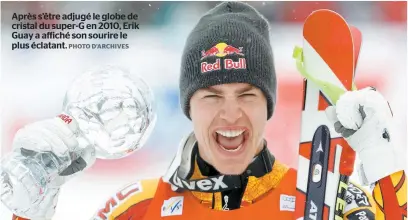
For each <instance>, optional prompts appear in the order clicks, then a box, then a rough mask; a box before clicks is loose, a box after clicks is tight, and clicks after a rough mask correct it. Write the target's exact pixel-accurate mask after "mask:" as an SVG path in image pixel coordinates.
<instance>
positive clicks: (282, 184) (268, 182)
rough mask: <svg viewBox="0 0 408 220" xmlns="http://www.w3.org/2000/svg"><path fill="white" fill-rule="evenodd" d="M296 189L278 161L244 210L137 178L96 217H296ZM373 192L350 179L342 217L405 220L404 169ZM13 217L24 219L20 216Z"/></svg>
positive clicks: (291, 173) (257, 181) (254, 182)
mask: <svg viewBox="0 0 408 220" xmlns="http://www.w3.org/2000/svg"><path fill="white" fill-rule="evenodd" d="M196 167H197V165H196ZM197 170H198V169H195V171H194V174H193V176H192V179H195V178H197V179H198V178H200V177H202V175H201V174H200V172H199V171H198V172H197ZM387 182H389V183H390V184H392V185H393V187H392V189H393V190H392V192H391V191H387V190H389V187H388V186H389V185H387ZM295 192H296V170H294V169H289V168H287V167H286V166H284V165H283V164H281V163H279V162H278V161H275V164H274V166H273V169H272V171H271V172H270V173H268V174H266V175H265V176H263V177H260V178H255V177H250V179H249V181H248V185H247V188H246V190H245V192H244V195H243V199H242V203H241V208H240V209H236V210H231V211H222V210H223V207H221V206H222V205H221V204H222V202H221V200H222V199H223V198H221V194H220V193H203V192H190V191H184V192H181V193H178V192H174V191H172V189H171V187H170V185H169V184H168V183H166V182H163V180H162V179H161V178H160V179H151V180H142V181H137V182H135V183H132V184H130V185H127V186H126V187H124V188H122V189H121V190H120V191H119V192H117V193H116V194H115V195H114V196H113V197H111V198H110V199H109V200H108V201H107V202H106V203H105V204H103V207H102V208H101V209H100V210H98V211H97V212H96V213H95V216H94V217H93V218H92V219H95V220H101V219H102V220H129V219H131V220H156V219H186V220H187V219H188V220H191V219H197V220H200V219H202V220H209V219H210V220H218V219H220V220H226V219H234V220H239V219H243V220H244V219H245V220H247V219H260V220H261V219H271V217H272V218H273V219H297V218H298V217H299V216H295V215H296V214H295V212H294V205H295V200H294V195H295ZM373 195H374V199H373V197H372V196H370V194H368V193H367V192H366V191H365V190H364V189H363V188H361V187H360V186H358V185H355V184H353V183H350V184H349V187H348V193H347V197H346V201H347V203H346V208H345V215H344V219H350V220H370V219H376V220H377V219H387V220H388V219H406V180H405V173H404V171H400V172H397V173H394V174H393V175H391V176H389V177H387V178H384V181H383V180H382V181H380V182H379V183H377V184H376V186H375V188H374V190H373ZM393 197H396V198H397V200H395V198H394V201H397V202H398V203H399V205H398V207H400V208H398V209H395V206H392V204H391V203H392V200H391V199H393ZM387 205H388V206H387ZM387 207H394V210H388V211H387ZM388 209H390V208H388ZM390 211H391V214H390ZM391 215H392V216H391ZM374 216H375V217H374ZM385 216H387V218H386V217H385ZM388 216H390V217H388ZM396 216H398V218H396ZM295 217H296V218H295ZM14 219H15V220H22V218H18V217H14ZM78 219H80V218H78Z"/></svg>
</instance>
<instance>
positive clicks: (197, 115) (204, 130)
mask: <svg viewBox="0 0 408 220" xmlns="http://www.w3.org/2000/svg"><path fill="white" fill-rule="evenodd" d="M266 105H267V102H266V98H265V96H264V95H263V93H262V91H261V90H260V89H258V88H256V87H253V86H251V85H249V84H246V83H233V84H223V85H217V86H212V87H210V88H206V89H201V90H198V91H197V92H195V93H194V95H193V97H192V98H191V100H190V116H191V119H192V122H193V126H194V133H195V136H196V138H197V141H198V146H199V152H200V155H201V157H202V158H203V159H204V160H205V161H206V162H208V163H209V164H211V165H213V166H214V167H215V168H216V169H217V170H218V171H219V172H220V173H222V174H227V175H228V174H229V175H233V174H241V173H242V172H244V171H245V169H246V168H247V167H248V165H249V163H250V162H251V161H252V159H253V157H254V156H255V155H256V154H258V153H259V152H260V151H261V150H262V147H263V133H264V129H265V126H266V122H267V108H266Z"/></svg>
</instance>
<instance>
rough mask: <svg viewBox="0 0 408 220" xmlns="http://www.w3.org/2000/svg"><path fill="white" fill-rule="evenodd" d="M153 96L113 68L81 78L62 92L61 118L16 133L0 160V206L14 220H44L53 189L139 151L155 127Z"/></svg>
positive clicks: (54, 193)
mask: <svg viewBox="0 0 408 220" xmlns="http://www.w3.org/2000/svg"><path fill="white" fill-rule="evenodd" d="M155 121H156V114H155V111H154V98H153V93H152V91H151V89H150V88H149V86H148V85H147V84H146V83H145V82H144V81H143V80H142V79H141V78H138V77H135V76H133V75H132V76H131V75H130V74H128V73H127V72H125V71H124V70H122V69H120V68H117V67H106V68H103V69H98V70H95V71H90V72H87V73H85V74H83V75H81V76H80V77H79V78H77V79H76V80H75V81H74V83H73V84H72V85H71V87H70V88H69V89H68V91H67V93H66V95H65V100H64V104H63V112H62V113H61V114H60V115H59V116H58V117H55V118H52V119H46V120H43V121H39V122H35V123H32V124H29V125H27V126H25V127H24V128H22V129H20V130H19V131H18V132H17V134H16V135H15V137H14V140H13V151H12V152H11V153H10V154H8V155H6V156H5V157H4V158H2V160H1V173H0V182H1V184H2V187H3V191H2V192H1V201H2V202H3V204H5V205H6V206H7V207H8V208H9V209H10V210H11V211H12V212H13V213H14V214H16V215H18V216H20V217H26V218H30V219H36V218H42V219H49V218H51V216H52V215H53V214H54V211H55V210H54V209H55V205H56V202H57V199H58V193H59V188H60V186H61V185H62V184H64V183H65V182H66V181H67V180H69V179H71V178H72V177H74V176H76V175H77V174H79V173H81V171H83V170H84V169H85V168H89V167H90V166H92V164H93V163H94V162H95V159H96V158H100V159H118V158H122V157H126V156H128V155H129V154H131V153H132V152H134V151H136V150H138V149H139V148H141V147H142V146H143V145H144V144H145V142H146V140H147V138H148V137H149V136H150V133H151V131H152V130H153V127H154V125H155Z"/></svg>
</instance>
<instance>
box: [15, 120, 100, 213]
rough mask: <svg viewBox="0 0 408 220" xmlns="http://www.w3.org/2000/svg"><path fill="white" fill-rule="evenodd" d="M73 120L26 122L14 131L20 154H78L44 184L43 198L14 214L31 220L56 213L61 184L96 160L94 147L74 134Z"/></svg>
mask: <svg viewBox="0 0 408 220" xmlns="http://www.w3.org/2000/svg"><path fill="white" fill-rule="evenodd" d="M73 123H74V124H71V123H70V125H68V124H66V123H65V122H64V121H63V120H61V119H60V118H58V117H56V118H53V119H47V120H43V121H39V122H35V123H33V124H29V125H27V126H25V127H24V128H22V129H20V130H19V131H18V132H17V134H16V136H15V138H14V141H13V148H14V150H18V149H20V150H21V153H22V155H23V156H30V155H31V156H32V155H38V154H40V153H47V154H49V153H50V152H51V153H52V154H54V155H55V156H56V157H59V158H63V157H64V156H65V157H67V155H73V153H75V154H77V153H78V152H80V155H81V156H80V157H78V158H77V159H76V160H74V161H73V162H72V163H71V164H70V165H69V166H68V168H66V169H65V170H64V171H63V172H61V173H60V174H59V175H57V176H56V177H55V178H54V179H52V180H50V182H48V183H47V187H48V188H47V191H46V192H45V193H44V194H43V197H42V200H40V201H39V202H37V203H35V204H32V205H31V207H30V209H29V210H26V211H24V212H22V213H14V214H15V215H17V216H20V217H24V218H29V219H32V220H44V219H47V220H48V219H51V218H52V216H53V215H54V213H55V208H56V204H57V201H58V195H59V191H60V187H61V185H62V184H64V183H65V182H66V181H68V180H69V179H71V178H72V177H74V176H76V175H77V174H79V173H81V171H83V170H84V169H85V168H88V167H90V166H92V164H93V163H94V162H95V159H96V158H95V148H94V147H93V146H92V145H90V143H89V142H88V140H86V139H85V138H83V137H82V136H81V135H78V134H76V133H74V131H75V130H77V125H76V122H75V121H73ZM69 126H71V127H69ZM72 127H74V128H72ZM70 128H71V129H70Z"/></svg>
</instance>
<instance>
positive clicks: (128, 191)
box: [94, 181, 142, 220]
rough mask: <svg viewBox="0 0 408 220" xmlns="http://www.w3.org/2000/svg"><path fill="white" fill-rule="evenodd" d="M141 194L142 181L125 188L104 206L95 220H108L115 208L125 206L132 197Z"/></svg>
mask: <svg viewBox="0 0 408 220" xmlns="http://www.w3.org/2000/svg"><path fill="white" fill-rule="evenodd" d="M140 192H142V184H141V182H140V181H137V182H135V183H132V184H129V185H127V186H125V187H124V188H122V189H121V190H120V191H119V192H117V193H116V194H115V195H113V196H112V197H111V198H109V200H108V201H106V203H105V204H104V206H103V207H102V208H100V209H99V210H98V212H97V213H96V214H95V216H94V220H107V219H108V217H109V216H110V215H111V214H112V211H113V210H114V209H115V208H117V207H118V206H119V205H121V204H123V203H124V202H125V201H126V199H128V198H129V197H131V196H132V195H135V194H137V193H140Z"/></svg>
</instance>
